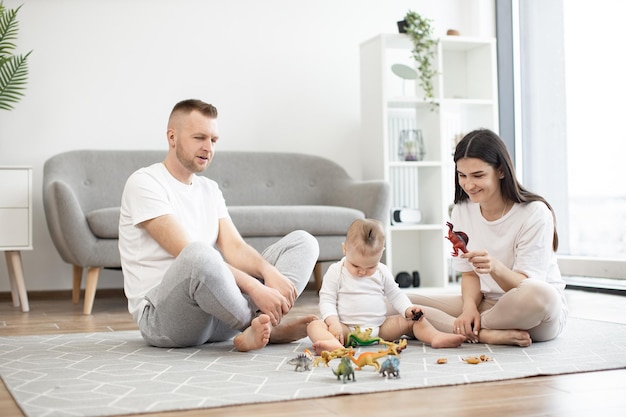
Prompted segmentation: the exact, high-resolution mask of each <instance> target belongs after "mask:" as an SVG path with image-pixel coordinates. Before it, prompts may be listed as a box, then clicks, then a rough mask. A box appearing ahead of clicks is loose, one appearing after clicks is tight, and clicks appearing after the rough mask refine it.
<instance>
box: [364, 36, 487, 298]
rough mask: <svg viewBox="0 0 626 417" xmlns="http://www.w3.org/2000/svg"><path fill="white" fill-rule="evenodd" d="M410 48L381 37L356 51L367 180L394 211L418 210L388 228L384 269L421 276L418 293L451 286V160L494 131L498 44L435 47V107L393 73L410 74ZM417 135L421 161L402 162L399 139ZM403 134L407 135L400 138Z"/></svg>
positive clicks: (453, 40)
mask: <svg viewBox="0 0 626 417" xmlns="http://www.w3.org/2000/svg"><path fill="white" fill-rule="evenodd" d="M411 49H412V43H411V41H410V39H409V38H408V37H407V36H406V35H403V34H382V35H378V36H376V37H374V38H372V39H369V40H367V41H365V42H363V43H362V44H361V124H362V133H361V139H362V143H361V149H362V152H363V155H362V158H363V167H364V169H363V177H364V179H384V180H387V181H389V183H390V184H391V190H392V192H391V194H392V196H391V199H392V200H391V207H392V209H393V208H402V207H406V208H414V209H419V210H420V211H421V214H422V221H421V222H420V223H418V224H408V223H396V224H390V225H389V227H388V230H387V246H386V252H385V263H386V264H387V265H388V266H389V267H390V268H391V271H392V272H393V273H394V275H397V274H398V273H399V272H401V271H406V272H408V273H412V272H413V271H418V272H419V274H420V278H421V286H424V287H441V286H445V285H446V284H447V282H448V264H449V258H450V255H449V254H450V252H451V246H450V242H448V241H447V240H446V239H445V238H444V236H446V234H447V228H446V221H448V207H449V205H450V204H452V203H453V200H454V162H453V160H452V153H453V149H454V145H455V138H456V137H457V135H463V134H465V133H467V132H469V131H471V130H474V129H477V128H481V127H482V128H489V129H492V130H494V131H496V132H497V131H498V102H497V99H498V95H497V67H496V43H495V39H492V38H488V39H484V38H468V37H461V36H448V37H444V38H441V39H440V40H439V43H438V45H437V51H436V59H435V63H434V64H435V67H436V69H437V71H438V74H439V75H438V76H437V77H435V79H434V94H435V103H436V105H435V106H433V105H432V103H430V102H428V101H425V100H424V93H423V91H421V89H420V88H419V86H418V80H405V79H402V78H400V77H399V76H397V75H396V74H395V73H394V72H393V71H392V70H391V67H392V65H394V64H403V65H406V66H409V67H411V68H415V67H416V65H415V62H414V61H413V58H412V57H411ZM407 130H409V131H413V130H419V131H420V132H421V136H422V139H423V144H424V151H425V152H424V154H423V157H422V158H419V157H418V160H417V161H406V160H405V157H404V156H402V155H401V154H400V149H401V140H400V136H401V134H402V133H403V131H407ZM404 133H406V132H404Z"/></svg>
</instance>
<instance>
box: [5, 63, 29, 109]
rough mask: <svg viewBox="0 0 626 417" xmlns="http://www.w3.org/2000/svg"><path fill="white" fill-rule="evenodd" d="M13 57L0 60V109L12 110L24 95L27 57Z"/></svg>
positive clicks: (26, 77)
mask: <svg viewBox="0 0 626 417" xmlns="http://www.w3.org/2000/svg"><path fill="white" fill-rule="evenodd" d="M31 52H32V51H31ZM29 55H30V52H29V53H27V54H26V55H15V56H12V57H10V58H8V59H6V58H0V109H3V110H12V109H13V104H14V103H17V102H18V101H19V100H20V98H21V97H22V96H23V95H24V93H23V91H24V90H25V88H26V80H27V79H28V65H27V64H28V56H29Z"/></svg>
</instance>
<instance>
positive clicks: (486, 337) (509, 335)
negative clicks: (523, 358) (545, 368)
mask: <svg viewBox="0 0 626 417" xmlns="http://www.w3.org/2000/svg"><path fill="white" fill-rule="evenodd" d="M478 341H479V342H480V343H488V344H490V345H513V346H521V347H527V346H530V345H531V344H532V343H533V341H532V339H531V338H530V334H529V333H528V332H527V331H526V330H492V329H480V333H478Z"/></svg>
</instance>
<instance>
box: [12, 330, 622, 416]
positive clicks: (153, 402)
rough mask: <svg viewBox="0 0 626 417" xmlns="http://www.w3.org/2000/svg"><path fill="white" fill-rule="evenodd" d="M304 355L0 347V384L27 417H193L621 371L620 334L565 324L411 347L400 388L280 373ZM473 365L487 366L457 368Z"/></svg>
mask: <svg viewBox="0 0 626 417" xmlns="http://www.w3.org/2000/svg"><path fill="white" fill-rule="evenodd" d="M309 347H310V341H309V339H303V340H301V341H299V342H294V343H291V344H287V345H271V346H268V347H266V348H264V349H263V350H260V351H256V352H250V353H240V352H237V351H234V350H233V348H232V343H230V342H223V343H216V344H210V345H205V346H202V347H197V348H186V349H160V348H153V347H148V346H146V345H145V343H144V341H143V339H142V338H141V336H140V335H139V333H138V332H136V331H126V332H110V333H80V334H63V335H44V336H16V337H0V376H1V377H2V379H3V380H4V382H5V384H6V385H7V387H8V389H9V391H10V392H11V394H12V395H13V398H14V399H15V401H16V402H17V404H18V405H19V406H20V408H21V409H22V411H23V412H24V414H26V415H27V416H28V417H34V416H57V415H63V416H107V415H118V414H133V413H142V412H156V411H170V410H182V409H197V408H208V407H221V406H226V405H234V404H245V403H256V402H270V401H286V400H294V399H303V398H314V397H324V396H333V395H338V394H360V393H368V392H377V391H387V390H399V389H409V388H422V387H433V386H442V385H454V384H467V383H474V382H483V381H495V380H503V379H513V378H523V377H529V376H535V375H554V374H564V373H575V372H585V371H596V370H604V369H615V368H626V325H620V324H614V323H606V322H599V321H591V320H582V319H570V321H569V323H568V325H567V328H566V330H565V332H564V333H563V334H562V335H561V336H560V337H559V338H557V339H556V340H554V341H551V342H545V343H535V344H533V345H532V346H530V347H528V348H518V347H507V346H490V345H471V344H466V345H463V346H462V347H461V348H457V349H432V348H430V347H427V346H424V345H423V344H422V343H420V342H417V341H409V346H408V347H407V348H406V350H404V351H403V352H402V354H401V355H400V378H398V379H387V378H383V377H382V376H381V375H380V374H379V373H378V372H377V371H376V370H375V369H374V368H373V367H365V368H364V369H362V370H360V371H356V375H355V376H356V382H348V383H345V384H344V383H342V382H341V381H338V380H337V378H336V377H335V375H334V374H333V372H332V370H331V368H336V367H337V365H338V364H339V361H338V360H334V361H332V362H331V363H330V368H328V367H323V366H320V367H311V370H310V371H305V372H296V371H295V367H294V366H293V365H289V364H288V361H289V359H292V358H294V357H295V356H297V354H298V353H301V352H303V351H304V349H305V348H309ZM380 348H381V347H380V346H370V347H365V348H360V349H359V350H358V351H357V352H359V351H360V352H363V351H371V350H374V351H376V350H378V349H380ZM480 355H486V356H488V357H490V358H491V359H492V360H490V361H488V362H483V363H480V364H478V365H470V364H467V363H466V362H464V361H463V358H465V357H468V356H480ZM438 358H447V364H445V365H438V364H437V363H436V361H437V359H438ZM383 361H384V359H380V360H379V362H380V363H382V362H383Z"/></svg>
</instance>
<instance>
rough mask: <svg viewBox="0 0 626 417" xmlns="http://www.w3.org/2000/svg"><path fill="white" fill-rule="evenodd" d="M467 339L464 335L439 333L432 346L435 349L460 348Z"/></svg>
mask: <svg viewBox="0 0 626 417" xmlns="http://www.w3.org/2000/svg"><path fill="white" fill-rule="evenodd" d="M466 339H467V337H465V335H462V334H452V333H437V334H436V335H435V337H433V340H432V341H431V342H430V346H432V347H433V348H435V349H440V348H453V347H459V346H461V345H462V344H463V342H465V340H466Z"/></svg>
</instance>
